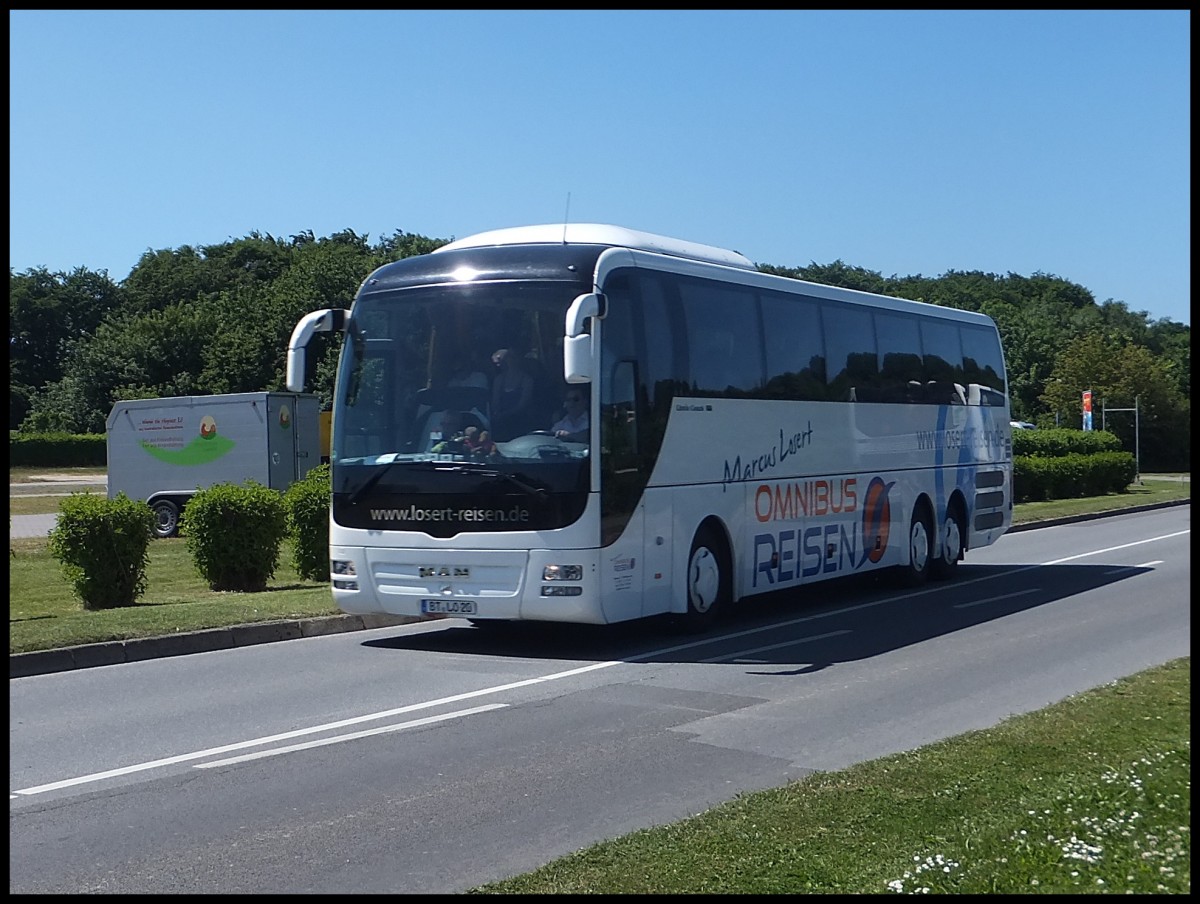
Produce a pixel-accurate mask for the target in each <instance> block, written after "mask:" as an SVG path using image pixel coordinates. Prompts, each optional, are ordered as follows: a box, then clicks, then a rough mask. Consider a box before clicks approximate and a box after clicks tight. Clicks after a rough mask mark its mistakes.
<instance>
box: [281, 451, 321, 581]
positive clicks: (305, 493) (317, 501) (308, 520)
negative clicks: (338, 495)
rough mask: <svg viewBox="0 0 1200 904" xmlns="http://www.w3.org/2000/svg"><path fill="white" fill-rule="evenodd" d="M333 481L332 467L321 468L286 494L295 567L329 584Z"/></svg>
mask: <svg viewBox="0 0 1200 904" xmlns="http://www.w3.org/2000/svg"><path fill="white" fill-rule="evenodd" d="M329 480H330V478H329V465H328V464H322V465H318V466H317V467H315V468H313V469H312V470H311V471H309V472H308V473H307V474H305V475H304V477H303V478H302V479H301V480H297V481H296V482H295V483H293V484H292V485H291V486H290V487H288V488H287V492H286V493H284V494H283V502H284V505H285V506H286V507H287V526H288V536H289V537H290V538H291V541H292V564H293V566H294V567H295V569H296V573H297V574H298V575H300V577H302V578H304V579H305V580H307V581H325V582H328V581H329V499H330V493H331V485H330V482H329Z"/></svg>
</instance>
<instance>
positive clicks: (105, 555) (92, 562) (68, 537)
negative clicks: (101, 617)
mask: <svg viewBox="0 0 1200 904" xmlns="http://www.w3.org/2000/svg"><path fill="white" fill-rule="evenodd" d="M153 525H154V513H153V512H151V511H150V506H148V505H146V503H144V502H140V501H135V500H133V499H130V498H129V497H128V496H126V495H125V494H124V493H118V494H117V498H116V499H106V498H105V497H104V496H100V495H98V494H94V493H72V494H71V495H70V496H68V497H67V498H66V499H64V500H63V501H62V502H61V503H60V505H59V514H58V519H57V521H56V522H55V525H54V529H53V530H51V531H50V540H49V550H50V554H51V555H52V556H54V558H56V559H58V561H59V563H60V564H61V565H62V568H63V573H64V575H65V576H66V578H67V580H68V581H69V582H70V584H71V589H72V590H73V591H74V592H75V596H76V597H78V598H79V600H80V602H82V603H83V608H84V609H89V610H95V609H116V608H119V607H122V606H132V605H134V604H135V603H136V602H137V599H138V597H140V596H141V595H142V594H143V593H145V591H146V569H147V567H148V566H149V564H150V541H151V539H152V538H153V533H152V530H153Z"/></svg>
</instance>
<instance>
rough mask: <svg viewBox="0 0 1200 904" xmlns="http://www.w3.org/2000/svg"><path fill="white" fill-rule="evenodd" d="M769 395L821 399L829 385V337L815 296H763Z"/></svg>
mask: <svg viewBox="0 0 1200 904" xmlns="http://www.w3.org/2000/svg"><path fill="white" fill-rule="evenodd" d="M760 300H761V304H762V313H763V341H764V343H765V346H766V357H767V384H766V388H765V389H764V392H763V395H764V396H765V397H766V398H769V399H802V400H813V399H816V400H821V399H825V398H828V395H827V393H826V389H825V340H824V337H823V336H822V334H821V308H820V305H818V304H817V302H816V300H815V299H812V298H803V297H801V296H797V295H781V294H776V293H773V292H772V293H767V294H763V295H761V296H760Z"/></svg>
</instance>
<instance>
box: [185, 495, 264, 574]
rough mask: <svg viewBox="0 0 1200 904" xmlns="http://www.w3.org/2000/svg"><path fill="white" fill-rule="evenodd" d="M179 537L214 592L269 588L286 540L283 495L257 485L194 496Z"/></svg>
mask: <svg viewBox="0 0 1200 904" xmlns="http://www.w3.org/2000/svg"><path fill="white" fill-rule="evenodd" d="M180 532H181V533H182V534H183V536H184V540H185V543H186V545H187V549H188V552H189V553H191V556H192V561H193V562H194V563H195V565H196V569H197V570H198V571H199V572H200V575H201V576H202V577H203V578H204V579H205V580H206V581H208V586H209V588H210V589H212V590H232V591H235V592H238V593H258V592H261V591H263V590H266V589H267V581H268V580H270V579H271V578H272V577H274V576H275V568H276V567H277V566H278V564H279V548H280V546H281V545H282V543H283V539H284V537H286V536H287V508H286V507H285V506H284V503H283V495H282V494H281V493H278V492H276V491H275V490H272V489H269V488H267V487H265V486H263V485H262V484H261V483H258V482H257V481H255V480H245V481H243V482H242V483H241V484H240V485H239V484H232V483H218V484H215V485H213V486H210V487H206V488H204V489H201V490H197V491H196V495H194V496H193V497H192V498H191V499H189V500H188V503H187V505H186V506H184V509H183V519H182V522H181V524H180Z"/></svg>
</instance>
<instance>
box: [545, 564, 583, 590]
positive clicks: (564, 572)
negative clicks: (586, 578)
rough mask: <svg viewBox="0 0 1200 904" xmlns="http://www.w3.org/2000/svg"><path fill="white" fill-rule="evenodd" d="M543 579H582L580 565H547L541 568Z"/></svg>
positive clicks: (581, 567)
mask: <svg viewBox="0 0 1200 904" xmlns="http://www.w3.org/2000/svg"><path fill="white" fill-rule="evenodd" d="M542 580H543V581H582V580H583V566H582V565H547V566H545V567H544V568H542ZM545 595H548V594H543V596H545Z"/></svg>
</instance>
